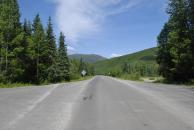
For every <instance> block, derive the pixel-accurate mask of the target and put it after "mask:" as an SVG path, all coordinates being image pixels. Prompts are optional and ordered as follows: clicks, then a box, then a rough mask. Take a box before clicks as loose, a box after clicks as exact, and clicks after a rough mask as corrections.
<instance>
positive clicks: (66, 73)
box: [58, 32, 70, 81]
mask: <svg viewBox="0 0 194 130" xmlns="http://www.w3.org/2000/svg"><path fill="white" fill-rule="evenodd" d="M58 54H59V56H58V58H59V70H60V77H61V79H62V80H66V81H69V80H70V63H69V59H68V56H67V45H66V44H65V36H64V34H63V33H62V32H61V33H60V37H59V50H58Z"/></svg>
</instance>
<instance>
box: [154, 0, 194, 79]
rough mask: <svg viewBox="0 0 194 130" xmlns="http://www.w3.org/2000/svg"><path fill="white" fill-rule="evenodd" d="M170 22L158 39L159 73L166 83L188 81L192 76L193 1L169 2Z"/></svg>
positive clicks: (193, 73) (177, 0)
mask: <svg viewBox="0 0 194 130" xmlns="http://www.w3.org/2000/svg"><path fill="white" fill-rule="evenodd" d="M167 13H168V14H169V15H170V20H169V21H168V23H166V24H165V26H164V28H163V29H162V31H161V33H160V35H159V37H158V47H159V51H158V57H157V62H158V63H159V70H160V73H161V74H162V75H163V76H164V77H165V78H166V79H167V80H168V81H172V82H173V81H176V82H177V81H179V82H185V81H189V80H190V79H192V78H193V76H194V69H193V68H194V53H193V52H194V50H193V42H194V40H193V36H194V31H193V27H194V21H193V18H192V16H194V15H193V1H190V0H169V7H168V11H167Z"/></svg>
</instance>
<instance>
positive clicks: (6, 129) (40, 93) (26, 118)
mask: <svg viewBox="0 0 194 130" xmlns="http://www.w3.org/2000/svg"><path fill="white" fill-rule="evenodd" d="M0 130H194V91H192V90H191V89H186V88H183V87H180V86H172V85H159V84H158V85H157V84H151V83H139V82H132V81H123V80H118V79H113V78H109V77H103V76H97V77H94V78H93V79H91V80H87V81H81V82H76V83H68V84H56V85H50V86H42V87H30V88H22V87H21V88H12V89H0Z"/></svg>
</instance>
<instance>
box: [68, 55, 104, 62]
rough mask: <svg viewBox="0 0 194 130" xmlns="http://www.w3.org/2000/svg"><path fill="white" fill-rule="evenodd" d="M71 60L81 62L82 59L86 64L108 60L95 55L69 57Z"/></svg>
mask: <svg viewBox="0 0 194 130" xmlns="http://www.w3.org/2000/svg"><path fill="white" fill-rule="evenodd" d="M69 58H70V59H76V60H80V59H82V60H83V62H85V63H96V62H98V61H102V60H106V58H105V57H102V56H99V55H94V54H91V55H90V54H88V55H84V54H73V55H70V56H69Z"/></svg>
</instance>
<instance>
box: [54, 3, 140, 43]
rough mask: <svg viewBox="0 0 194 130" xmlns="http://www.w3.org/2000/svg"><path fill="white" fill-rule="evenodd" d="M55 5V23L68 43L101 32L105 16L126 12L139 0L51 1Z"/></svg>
mask: <svg viewBox="0 0 194 130" xmlns="http://www.w3.org/2000/svg"><path fill="white" fill-rule="evenodd" d="M51 1H53V2H55V3H56V5H57V9H56V22H57V24H58V28H59V30H61V31H63V32H64V34H65V35H66V36H67V39H68V40H69V41H70V43H76V42H77V40H79V38H82V37H86V36H89V35H91V34H94V33H96V32H98V31H100V30H101V28H102V24H103V21H104V20H106V18H107V16H110V15H115V14H118V13H122V12H125V11H128V10H129V9H130V8H131V7H133V6H134V5H136V4H137V2H139V0H51Z"/></svg>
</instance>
